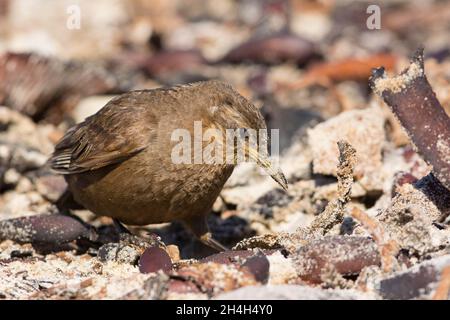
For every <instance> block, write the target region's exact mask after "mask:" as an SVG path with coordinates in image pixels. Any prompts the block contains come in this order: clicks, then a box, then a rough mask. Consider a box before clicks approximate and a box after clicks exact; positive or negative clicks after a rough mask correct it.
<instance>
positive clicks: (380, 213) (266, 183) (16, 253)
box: [0, 0, 450, 300]
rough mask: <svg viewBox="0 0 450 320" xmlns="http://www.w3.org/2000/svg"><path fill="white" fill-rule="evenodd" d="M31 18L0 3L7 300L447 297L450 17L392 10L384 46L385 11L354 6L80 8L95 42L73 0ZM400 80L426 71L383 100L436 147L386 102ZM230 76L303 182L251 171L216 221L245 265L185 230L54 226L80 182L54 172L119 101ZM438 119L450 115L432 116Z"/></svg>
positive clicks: (2, 252)
mask: <svg viewBox="0 0 450 320" xmlns="http://www.w3.org/2000/svg"><path fill="white" fill-rule="evenodd" d="M29 2H30V1H25V0H16V1H1V0H0V104H2V105H4V106H0V238H1V239H2V240H0V299H3V298H5V299H194V300H195V299H211V298H219V299H222V298H223V299H228V298H232V299H260V298H264V299H446V298H448V292H449V286H450V285H449V283H450V281H449V279H450V276H449V274H450V273H449V270H450V268H449V265H448V261H447V260H448V259H447V257H448V254H449V247H450V243H449V239H450V236H449V232H450V231H449V230H450V228H449V223H450V217H449V212H450V210H449V203H450V193H449V192H448V190H447V188H446V187H445V185H446V184H445V174H446V172H445V168H446V166H447V165H448V161H446V155H447V154H446V153H448V152H446V151H447V149H446V148H445V143H443V141H444V142H445V141H446V137H444V136H442V133H443V132H447V131H448V130H447V131H446V128H444V127H445V126H444V127H443V128H440V127H439V126H431V127H429V123H428V122H429V119H430V117H429V115H431V117H432V118H433V119H434V118H438V120H439V121H434V120H433V124H439V123H444V122H445V123H446V122H448V121H447V120H448V119H447V118H446V114H447V115H448V114H450V111H449V110H450V99H449V97H450V95H449V92H450V90H449V84H450V73H449V71H450V64H449V57H450V55H449V50H448V41H447V39H448V38H449V28H447V25H446V24H445V23H442V21H447V20H448V19H445V17H446V16H448V12H449V11H448V8H450V7H449V6H448V4H445V3H442V1H435V0H432V1H427V3H424V4H422V3H421V4H420V6H418V5H417V4H416V3H413V2H411V1H405V0H397V1H396V2H395V4H390V3H386V4H382V5H381V9H382V11H383V17H384V18H383V26H384V27H383V28H382V29H381V30H378V31H377V32H367V28H366V22H367V12H366V9H367V5H366V4H364V3H359V4H356V3H352V4H349V3H348V1H343V2H340V1H334V2H333V1H327V2H320V3H319V2H314V3H312V2H311V3H310V2H308V3H305V2H303V1H294V2H292V1H291V2H290V5H289V6H286V4H287V2H284V1H275V2H274V1H269V2H266V1H234V0H227V1H221V2H220V4H219V3H218V2H217V1H214V0H206V1H200V0H193V1H189V4H187V3H184V2H182V1H172V0H167V1H166V0H165V1H159V0H155V1H141V0H132V1H127V2H126V3H125V1H123V0H117V1H114V2H113V3H110V2H111V1H106V0H98V1H95V3H94V2H92V1H87V0H79V1H77V3H76V4H75V7H71V8H70V9H71V10H75V11H76V9H77V8H76V7H77V6H78V7H79V8H80V10H81V13H82V19H81V29H79V30H78V29H70V28H64V26H67V22H68V18H73V14H68V12H67V11H66V10H67V9H68V6H71V5H73V3H71V2H70V1H68V0H67V1H66V0H62V1H58V4H52V5H51V6H52V8H50V5H49V4H48V3H47V2H48V1H43V0H35V1H33V3H32V4H30V3H29ZM5 3H6V6H5ZM30 6H31V7H30ZM50 9H51V10H50ZM72 13H75V12H74V11H72ZM99 13H101V14H99ZM69 22H71V23H72V22H74V21H73V20H71V19H69ZM411 22H414V23H411ZM418 22H419V23H418ZM362 27H364V28H363V29H361V28H362ZM419 38H420V42H422V43H424V45H425V48H426V55H425V56H424V59H423V60H424V61H423V64H422V61H421V60H422V59H421V58H420V59H415V60H413V61H412V63H410V64H408V61H407V59H406V57H407V56H408V55H409V54H410V49H411V48H412V47H414V46H416V45H417V39H419ZM381 65H383V66H384V67H385V69H387V70H392V71H393V72H397V71H399V70H401V69H402V68H403V67H405V66H406V67H407V66H408V65H409V67H408V68H407V70H410V71H409V72H408V71H406V73H402V74H400V76H397V77H393V78H392V77H383V75H382V73H381V71H377V72H375V76H377V77H378V81H377V83H378V85H377V86H376V87H378V89H380V90H377V91H378V92H382V95H383V98H385V99H386V98H387V99H386V100H387V102H388V103H389V105H391V107H394V108H392V109H395V108H396V109H397V110H400V111H401V110H403V109H405V108H406V109H405V110H406V112H404V113H403V114H401V115H399V116H398V118H399V119H400V120H401V121H402V119H403V120H405V119H407V121H406V125H405V124H404V125H405V127H406V129H408V131H411V132H413V131H414V129H415V128H419V129H420V130H419V131H420V132H419V133H420V134H419V135H416V140H417V137H418V138H419V140H421V139H422V140H421V141H419V142H425V143H417V141H413V142H415V144H416V145H417V146H418V147H419V145H421V146H422V147H421V148H420V147H419V150H415V149H414V148H413V146H412V144H411V141H410V140H409V138H408V136H407V135H406V134H405V133H404V130H403V128H402V125H401V124H400V123H399V121H398V119H397V118H396V116H395V115H394V114H393V112H391V109H390V108H389V107H388V106H387V105H385V104H384V103H383V99H382V98H380V97H378V96H377V95H376V94H372V93H371V91H370V90H369V87H368V86H367V77H368V75H369V73H370V69H371V68H372V67H380V66H381ZM424 70H426V80H425V77H424V74H423V71H424ZM380 76H381V77H380ZM416 76H417V77H416ZM211 78H216V79H222V80H224V81H227V82H229V83H231V84H232V85H233V86H234V87H235V88H236V89H237V90H238V91H239V92H240V93H241V94H242V95H244V96H245V97H247V98H249V99H251V100H252V102H254V103H255V105H256V106H257V107H261V110H262V112H263V114H264V116H265V118H266V122H267V126H268V128H269V129H280V131H279V133H280V137H279V138H280V141H279V142H280V151H281V153H280V159H279V163H280V166H281V168H282V170H283V172H284V173H285V175H286V177H287V178H288V181H289V190H288V192H283V191H282V190H280V189H279V188H278V187H277V185H276V184H275V183H274V182H273V181H272V180H271V179H270V178H269V177H267V176H265V175H262V174H261V172H259V171H258V169H256V167H255V166H254V165H253V164H242V165H239V166H238V167H237V168H236V169H235V171H234V173H233V175H232V177H231V178H230V179H229V181H228V182H227V184H226V187H225V188H224V190H223V191H222V194H221V197H220V198H219V199H218V200H217V201H216V204H215V205H214V208H213V212H212V214H211V215H210V216H209V221H208V224H209V226H210V229H211V232H212V233H213V235H214V238H216V239H218V240H219V241H221V242H222V243H224V244H225V245H227V246H228V247H233V250H232V251H227V252H221V253H216V252H214V251H212V250H211V249H209V248H207V247H205V246H204V245H202V244H201V243H199V242H198V241H197V240H195V239H194V238H193V237H192V235H191V234H189V232H188V231H186V230H185V229H184V228H183V227H182V226H181V225H180V224H178V223H172V224H161V225H152V226H141V227H133V226H127V227H128V228H129V229H130V231H131V232H132V233H133V234H134V235H135V236H130V235H128V236H123V235H121V236H119V235H118V234H117V232H116V230H115V229H114V227H113V225H112V222H111V219H109V218H106V217H96V216H94V215H93V214H92V213H90V212H89V211H88V210H81V208H79V207H78V208H76V209H75V207H74V208H71V209H70V210H71V211H70V214H72V216H65V217H64V216H55V215H54V214H53V213H61V212H57V210H56V208H55V202H58V203H57V204H60V202H59V201H58V199H59V198H60V197H61V195H64V190H65V188H66V183H65V181H64V178H63V177H61V176H58V175H54V174H53V173H52V172H50V171H49V170H48V168H47V167H46V166H45V162H46V160H47V157H48V155H49V154H51V152H52V151H53V147H54V145H55V143H56V142H57V141H58V140H59V139H60V138H61V137H62V136H63V134H64V132H65V131H67V129H68V128H69V127H71V126H72V125H73V124H74V123H75V122H80V121H82V120H83V119H84V118H86V117H87V116H89V115H91V114H93V113H94V112H96V111H97V110H98V109H99V108H101V107H102V106H103V105H105V103H106V102H107V101H108V100H109V99H110V98H111V96H109V95H106V94H118V93H120V92H122V91H125V90H126V91H128V90H130V89H151V88H156V87H160V86H162V85H175V84H180V83H187V82H192V81H198V80H206V79H211ZM414 79H415V80H414ZM425 82H426V83H425ZM417 83H419V86H417ZM411 85H412V88H411ZM430 86H431V88H432V91H434V92H435V94H436V97H434V96H433V95H431V90H430ZM422 89H427V90H422ZM391 91H395V92H393V93H391V96H390V97H385V95H386V94H387V93H389V92H391ZM436 98H437V100H439V102H440V106H438V105H437V103H436ZM405 101H406V102H405ZM430 104H433V106H434V107H435V108H433V110H434V111H437V112H438V113H439V116H438V117H436V115H434V116H433V114H434V113H430V114H429V115H428V114H427V115H425V116H423V115H421V114H420V112H418V111H420V110H421V109H424V108H425V109H426V110H431V109H430V108H428V107H429V105H430ZM411 107H412V108H413V109H414V110H413V109H411ZM421 107H424V108H421ZM438 107H439V108H438ZM441 107H442V108H441ZM416 109H417V110H416ZM425 109H424V110H425ZM441 109H442V110H444V111H445V112H444V113H443V112H441V111H442V110H441ZM439 110H441V111H439ZM445 113H446V114H445ZM427 121H428V122H427ZM403 122H404V121H403ZM425 122H427V123H425ZM417 123H419V124H420V123H422V125H417ZM424 123H425V125H423V124H424ZM426 125H428V127H427V126H426ZM439 128H440V129H439ZM433 129H436V130H434V131H433ZM437 129H439V130H437ZM430 132H431V133H433V132H434V133H433V134H431V135H430V134H429V133H430ZM413 133H414V132H413ZM423 133H427V134H425V135H423ZM435 133H438V135H435ZM429 137H432V138H433V139H434V138H436V137H437V138H438V139H435V140H436V141H438V142H439V143H435V142H436V141H435V142H433V143H428V142H429V141H431V140H433V139H431V140H430V139H428V138H429ZM447 138H448V137H447ZM341 140H344V141H346V142H347V143H348V144H343V143H341V144H340V145H341V148H339V146H338V144H337V142H338V141H341ZM433 141H434V140H433ZM350 146H351V147H350ZM428 148H430V149H428ZM340 149H341V150H340ZM353 149H354V150H353ZM424 150H425V151H424ZM429 150H431V151H432V152H429ZM433 150H437V151H438V152H437V153H436V152H433ZM418 151H422V155H423V156H424V158H425V159H426V160H427V161H428V163H430V164H432V165H433V166H434V168H431V167H430V166H429V165H427V163H426V162H425V161H424V159H422V158H421V156H420V155H419V154H418ZM436 154H438V155H439V157H435V158H434V159H432V158H430V157H434V156H435V155H436ZM436 159H438V160H444V161H443V162H442V161H441V162H438V163H437V165H436V162H434V160H436ZM430 160H433V161H430ZM442 169H444V170H442ZM431 170H433V171H432V172H433V174H430V172H431ZM63 198H64V197H63ZM58 208H59V209H58V210H63V211H64V212H65V213H69V212H67V211H68V208H65V207H63V206H58ZM49 214H50V215H49ZM94 228H95V229H94ZM92 230H95V233H94V232H92ZM13 240H14V241H13ZM55 240H56V241H55ZM42 243H45V245H42ZM143 272H145V273H143Z"/></svg>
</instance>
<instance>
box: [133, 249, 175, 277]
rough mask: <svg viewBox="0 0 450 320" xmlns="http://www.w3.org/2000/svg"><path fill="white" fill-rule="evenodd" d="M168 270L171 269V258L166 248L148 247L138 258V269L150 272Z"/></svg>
mask: <svg viewBox="0 0 450 320" xmlns="http://www.w3.org/2000/svg"><path fill="white" fill-rule="evenodd" d="M160 270H161V271H164V272H168V271H170V270H172V260H171V259H170V256H169V255H168V254H167V252H166V250H164V249H161V248H159V247H149V248H147V249H145V251H144V253H143V254H142V255H141V257H140V259H139V271H141V272H142V273H152V272H158V271H160Z"/></svg>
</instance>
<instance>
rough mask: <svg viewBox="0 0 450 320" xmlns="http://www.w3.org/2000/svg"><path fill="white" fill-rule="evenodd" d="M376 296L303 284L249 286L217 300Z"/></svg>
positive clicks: (340, 298)
mask: <svg viewBox="0 0 450 320" xmlns="http://www.w3.org/2000/svg"><path fill="white" fill-rule="evenodd" d="M374 298H376V296H373V295H369V294H361V293H360V292H358V291H356V290H341V289H332V290H322V289H319V288H314V287H308V286H301V285H292V284H291V285H289V284H284V285H268V286H249V287H245V288H241V289H237V290H235V291H231V292H227V293H223V294H221V295H219V296H217V297H216V299H217V300H359V299H362V300H366V299H369V300H373V299H374Z"/></svg>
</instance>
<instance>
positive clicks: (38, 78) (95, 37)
mask: <svg viewBox="0 0 450 320" xmlns="http://www.w3.org/2000/svg"><path fill="white" fill-rule="evenodd" d="M374 7H375V9H374ZM374 10H375V11H374ZM377 11H378V12H377ZM373 14H375V15H378V16H373ZM449 40H450V2H449V1H439V0H435V1H433V0H426V1H418V0H417V1H404V0H390V1H347V0H340V1H338V0H335V1H333V0H322V1H320V0H259V1H257V0H220V1H213V0H188V1H181V0H128V1H125V0H97V1H89V0H0V104H2V105H7V106H9V107H11V108H13V109H15V110H18V111H20V112H23V113H25V114H26V115H28V116H30V117H31V118H32V119H33V120H35V121H38V122H41V121H44V122H49V123H52V124H56V125H58V124H60V123H61V122H62V121H63V120H67V121H71V120H74V121H80V120H82V119H83V118H84V117H85V116H86V115H88V114H90V113H92V112H94V111H96V109H98V108H99V107H101V106H102V105H103V104H104V102H105V101H107V100H108V98H105V99H103V98H101V97H98V99H88V100H85V98H87V97H90V96H100V95H101V96H103V95H105V94H108V95H109V94H117V93H121V92H124V91H128V90H132V89H141V88H152V87H157V86H161V85H172V84H178V83H187V82H192V81H198V80H204V79H210V78H221V79H224V80H226V81H228V82H230V83H232V84H233V85H235V86H236V87H237V89H238V90H239V91H240V92H241V93H242V94H243V95H244V96H246V97H248V98H250V99H253V100H254V101H258V102H259V105H262V104H263V103H265V104H267V110H266V111H267V113H270V112H271V110H273V108H278V107H282V108H283V107H289V108H296V109H302V110H303V111H304V117H302V119H303V118H304V120H305V121H309V120H310V118H314V117H316V116H320V117H329V116H332V115H334V114H336V113H337V112H339V111H340V110H342V108H344V109H345V108H346V109H348V108H354V107H358V106H361V105H362V104H363V103H364V101H365V99H367V96H368V91H367V90H365V89H366V88H367V81H366V80H367V77H368V76H369V75H370V69H371V68H372V67H376V66H380V65H384V66H385V67H386V68H388V69H392V68H394V66H396V63H397V61H398V59H404V58H405V57H408V56H409V55H410V54H411V53H412V52H413V51H414V50H415V49H416V48H417V47H418V46H419V45H423V46H424V47H425V48H426V55H427V57H432V58H435V59H437V60H438V61H442V60H444V59H447V58H448V56H449V54H450V48H449V46H450V44H449V43H450V41H449ZM330 88H331V89H332V90H330ZM348 93H351V99H347V98H348V96H347V94H348ZM80 102H81V104H80ZM280 117H283V116H282V115H280ZM305 117H306V118H305ZM272 120H273V121H275V122H277V121H282V120H280V119H277V117H275V119H272ZM287 127H289V124H287ZM286 129H289V128H286Z"/></svg>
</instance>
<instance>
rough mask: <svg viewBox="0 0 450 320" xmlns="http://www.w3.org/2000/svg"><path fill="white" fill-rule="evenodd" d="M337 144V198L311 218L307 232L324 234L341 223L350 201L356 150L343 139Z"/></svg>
mask: <svg viewBox="0 0 450 320" xmlns="http://www.w3.org/2000/svg"><path fill="white" fill-rule="evenodd" d="M337 144H338V148H339V165H338V167H337V178H338V190H337V191H338V198H337V199H335V200H333V201H331V202H330V203H328V205H327V206H326V208H325V210H324V211H323V212H322V213H321V214H320V215H319V216H317V217H316V218H315V219H314V220H313V222H312V223H311V226H310V227H309V231H308V232H309V233H318V234H322V235H325V234H326V233H327V232H328V231H330V230H331V229H332V228H333V227H334V226H335V225H336V224H338V223H341V222H342V220H343V218H344V211H345V206H346V205H347V202H349V201H350V192H351V191H352V184H353V173H354V169H355V165H356V150H355V149H354V148H353V147H352V146H351V145H350V144H349V143H348V142H347V141H344V140H340V141H338V143H337Z"/></svg>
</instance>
